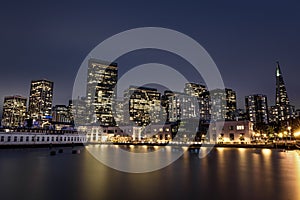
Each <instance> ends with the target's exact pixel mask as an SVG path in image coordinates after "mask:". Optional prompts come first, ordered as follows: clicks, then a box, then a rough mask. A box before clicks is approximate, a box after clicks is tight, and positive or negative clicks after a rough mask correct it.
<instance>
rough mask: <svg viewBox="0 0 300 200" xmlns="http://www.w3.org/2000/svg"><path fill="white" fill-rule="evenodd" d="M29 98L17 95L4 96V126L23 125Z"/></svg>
mask: <svg viewBox="0 0 300 200" xmlns="http://www.w3.org/2000/svg"><path fill="white" fill-rule="evenodd" d="M26 112H27V98H25V97H22V96H19V95H15V96H7V97H4V103H3V112H2V123H1V124H2V126H5V127H20V126H23V124H24V121H25V118H26V115H27V113H26Z"/></svg>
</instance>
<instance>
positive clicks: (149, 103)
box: [124, 86, 162, 126]
mask: <svg viewBox="0 0 300 200" xmlns="http://www.w3.org/2000/svg"><path fill="white" fill-rule="evenodd" d="M161 114H162V109H161V94H160V92H158V91H157V89H154V88H148V87H136V86H130V87H129V88H128V89H127V90H126V91H125V92H124V122H125V123H127V124H133V125H137V126H146V125H148V124H150V123H159V122H160V121H161V116H162V115H161Z"/></svg>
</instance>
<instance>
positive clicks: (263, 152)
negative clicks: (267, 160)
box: [261, 149, 272, 156]
mask: <svg viewBox="0 0 300 200" xmlns="http://www.w3.org/2000/svg"><path fill="white" fill-rule="evenodd" d="M261 152H262V154H263V155H264V156H270V155H271V154H272V151H271V149H262V150H261Z"/></svg>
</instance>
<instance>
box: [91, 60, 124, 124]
mask: <svg viewBox="0 0 300 200" xmlns="http://www.w3.org/2000/svg"><path fill="white" fill-rule="evenodd" d="M117 80H118V65H117V63H110V62H106V61H102V60H97V59H94V58H91V59H89V61H88V75H87V90H86V93H87V94H86V101H87V112H88V113H87V114H88V122H89V123H95V122H98V123H100V125H102V126H113V125H115V122H114V118H113V112H112V105H113V99H115V97H116V92H115V91H116V88H115V87H116V84H117Z"/></svg>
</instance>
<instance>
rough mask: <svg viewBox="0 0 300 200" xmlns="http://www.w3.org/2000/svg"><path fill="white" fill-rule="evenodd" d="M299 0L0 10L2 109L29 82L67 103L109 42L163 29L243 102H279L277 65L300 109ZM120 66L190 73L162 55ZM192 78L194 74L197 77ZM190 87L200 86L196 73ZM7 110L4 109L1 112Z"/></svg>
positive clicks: (130, 58)
mask: <svg viewBox="0 0 300 200" xmlns="http://www.w3.org/2000/svg"><path fill="white" fill-rule="evenodd" d="M299 11H300V2H297V1H291V2H289V1H263V2H262V1H256V0H255V1H240V0H239V1H211V0H209V1H197V2H196V1H195V2H192V1H182V2H179V1H153V0H152V1H141V0H140V1H119V2H118V1H91V2H86V1H81V3H77V2H73V1H70V2H63V3H62V2H60V1H58V2H57V3H54V1H49V2H47V1H45V2H43V3H41V2H40V1H36V2H31V1H24V2H23V1H19V2H16V1H7V2H1V6H0V24H1V28H0V30H1V31H0V58H1V62H0V65H1V79H0V99H1V101H0V105H1V107H2V103H3V99H4V96H8V95H15V94H19V95H23V96H26V97H28V96H29V88H30V81H31V80H33V79H42V78H46V79H49V80H51V81H54V102H53V103H54V104H67V103H68V100H69V99H70V98H71V95H72V87H73V83H74V79H75V76H76V73H77V70H78V69H79V67H80V64H81V62H82V61H83V59H84V58H85V57H86V56H87V54H88V53H89V52H90V51H91V50H92V49H93V48H94V47H95V46H96V45H98V44H99V43H100V42H101V41H103V40H105V39H106V38H108V37H110V36H112V35H114V34H117V33H119V32H122V31H125V30H127V29H132V28H138V27H147V26H155V27H165V28H170V29H174V30H177V31H180V32H182V33H184V34H187V35H188V36H190V37H192V38H193V39H195V40H196V41H198V42H199V43H200V44H201V45H202V46H203V47H204V48H205V49H206V50H207V51H208V53H209V54H210V55H211V57H212V58H213V59H214V61H215V63H216V64H217V66H218V68H219V70H220V72H221V75H222V77H223V80H224V83H225V86H226V87H228V88H232V89H234V90H235V91H236V92H237V98H238V107H240V108H243V106H244V96H245V95H249V94H254V93H262V94H266V95H267V96H268V100H269V105H272V104H273V103H274V99H275V68H276V61H277V60H279V61H280V64H281V70H282V73H283V76H284V80H285V84H286V87H287V91H288V95H289V98H290V101H291V104H293V105H295V106H296V108H300V93H299V86H300V84H299V74H300V66H299V58H300V12H299ZM117 61H118V64H119V71H120V72H119V74H120V75H122V73H124V72H126V71H127V70H128V69H130V68H132V67H133V66H135V65H137V64H143V63H148V62H158V63H163V64H168V65H170V66H172V65H174V66H175V68H176V67H177V69H180V71H185V72H186V73H187V75H188V74H189V67H188V64H186V63H185V62H184V61H182V60H180V59H178V58H177V57H176V56H174V55H170V54H168V53H166V52H161V51H154V50H153V51H151V50H149V51H143V50H142V51H137V52H133V53H130V54H128V55H125V56H122V57H121V58H120V59H119V60H117ZM190 74H193V73H192V72H191V73H190ZM191 81H195V82H202V80H201V79H200V78H199V77H198V78H197V77H193V75H191ZM0 112H1V111H0Z"/></svg>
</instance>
